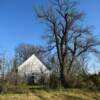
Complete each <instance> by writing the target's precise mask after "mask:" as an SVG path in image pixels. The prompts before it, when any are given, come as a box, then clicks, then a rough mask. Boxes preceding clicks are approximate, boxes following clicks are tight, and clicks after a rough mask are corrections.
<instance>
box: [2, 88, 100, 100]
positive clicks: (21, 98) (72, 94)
mask: <svg viewBox="0 0 100 100" xmlns="http://www.w3.org/2000/svg"><path fill="white" fill-rule="evenodd" d="M0 100H100V92H99V91H89V90H79V89H66V90H49V91H44V90H40V91H39V90H35V91H34V92H33V93H26V94H1V95H0Z"/></svg>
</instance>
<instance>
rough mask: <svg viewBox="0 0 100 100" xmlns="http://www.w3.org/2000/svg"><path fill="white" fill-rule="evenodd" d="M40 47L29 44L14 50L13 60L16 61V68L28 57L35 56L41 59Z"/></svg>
mask: <svg viewBox="0 0 100 100" xmlns="http://www.w3.org/2000/svg"><path fill="white" fill-rule="evenodd" d="M41 49H42V47H40V46H34V45H31V44H20V45H18V46H17V47H16V49H15V60H16V64H17V65H16V66H18V65H20V64H21V63H23V62H24V61H25V60H27V59H28V58H29V57H30V56H32V55H33V54H35V55H36V56H37V57H38V58H40V59H42V53H41Z"/></svg>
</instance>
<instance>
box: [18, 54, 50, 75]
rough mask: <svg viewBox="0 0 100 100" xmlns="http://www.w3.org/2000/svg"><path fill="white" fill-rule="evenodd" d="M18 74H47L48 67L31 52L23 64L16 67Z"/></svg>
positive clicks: (48, 72)
mask: <svg viewBox="0 0 100 100" xmlns="http://www.w3.org/2000/svg"><path fill="white" fill-rule="evenodd" d="M18 74H19V75H20V76H21V77H28V76H30V75H32V74H34V75H40V76H41V75H42V74H44V75H49V74H50V71H49V70H48V68H47V67H46V66H45V65H44V64H43V63H42V62H41V61H40V60H39V59H38V58H37V57H36V56H35V55H34V54H33V55H32V56H31V57H29V58H28V59H27V60H26V61H25V62H24V63H23V64H21V65H20V66H19V67H18Z"/></svg>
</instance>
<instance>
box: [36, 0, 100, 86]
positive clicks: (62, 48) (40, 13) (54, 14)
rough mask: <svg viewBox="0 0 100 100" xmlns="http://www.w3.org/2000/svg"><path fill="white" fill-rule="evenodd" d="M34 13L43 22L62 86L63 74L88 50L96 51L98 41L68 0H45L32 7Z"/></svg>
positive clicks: (74, 4)
mask: <svg viewBox="0 0 100 100" xmlns="http://www.w3.org/2000/svg"><path fill="white" fill-rule="evenodd" d="M35 11H36V15H37V17H38V18H39V19H40V21H41V22H44V23H45V24H46V25H47V28H48V29H47V30H48V31H47V34H46V36H47V39H48V48H49V50H53V52H54V51H55V48H56V53H57V56H58V60H59V64H60V80H61V84H62V85H65V83H66V81H65V75H66V74H67V75H68V73H69V72H70V70H71V67H72V65H73V63H74V62H75V61H77V60H78V59H79V57H80V56H81V55H82V54H84V53H87V54H89V53H90V52H95V53H98V52H99V51H98V50H97V46H99V44H100V42H99V41H98V40H97V39H96V38H95V36H94V34H93V33H92V28H91V27H90V26H86V25H85V26H83V25H82V23H81V22H82V21H83V18H84V13H83V12H80V10H77V3H76V2H74V1H72V0H49V3H48V4H47V5H46V6H44V7H41V8H40V9H36V10H35Z"/></svg>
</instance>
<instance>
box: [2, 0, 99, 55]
mask: <svg viewBox="0 0 100 100" xmlns="http://www.w3.org/2000/svg"><path fill="white" fill-rule="evenodd" d="M45 1H46V0H0V48H2V49H4V50H7V52H8V53H9V55H13V51H14V48H15V47H16V46H17V45H18V44H19V43H31V44H43V43H44V41H43V40H42V39H41V35H42V34H43V32H44V26H43V25H42V24H40V23H39V22H38V21H37V20H36V18H35V16H34V13H33V7H34V6H36V5H39V4H42V3H44V4H45V5H46V2H45ZM77 1H78V2H79V3H80V5H79V9H81V10H82V11H84V12H85V13H86V20H85V23H86V24H90V25H94V26H95V31H94V32H95V34H96V33H100V11H99V10H100V0H77Z"/></svg>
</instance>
